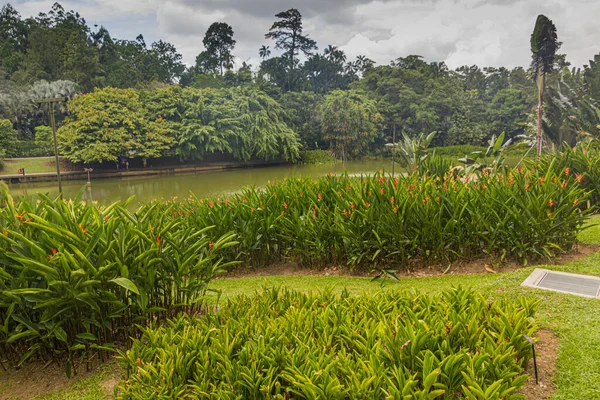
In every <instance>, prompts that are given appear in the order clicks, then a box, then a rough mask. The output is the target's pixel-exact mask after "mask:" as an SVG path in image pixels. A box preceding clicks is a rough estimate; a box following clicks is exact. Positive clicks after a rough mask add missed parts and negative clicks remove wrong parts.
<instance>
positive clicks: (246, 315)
mask: <svg viewBox="0 0 600 400" xmlns="http://www.w3.org/2000/svg"><path fill="white" fill-rule="evenodd" d="M537 305H538V303H537V302H531V301H528V300H526V299H524V298H522V299H520V301H517V302H512V301H506V300H498V301H488V300H486V299H485V298H483V297H482V296H481V295H479V294H476V293H474V292H472V291H469V290H464V289H460V288H459V289H454V290H451V291H446V292H444V293H442V294H439V295H435V296H428V295H423V294H412V295H410V296H399V295H398V294H397V293H388V294H380V295H376V296H360V297H352V296H349V295H348V293H347V292H345V293H343V294H342V295H341V296H339V297H338V296H335V295H333V294H332V293H331V291H325V292H323V293H319V294H314V293H311V294H302V293H298V292H293V291H287V290H284V289H266V290H264V291H263V292H262V293H259V294H257V295H255V296H253V297H246V296H240V297H236V298H234V299H232V300H228V301H227V304H225V305H224V306H223V307H222V308H220V309H219V310H217V311H215V310H213V311H209V312H208V314H207V315H206V316H204V317H202V318H192V317H179V318H177V319H175V320H173V321H169V322H168V323H167V324H166V325H163V326H161V327H158V328H156V327H155V328H149V329H144V330H143V334H142V337H141V338H140V339H139V340H136V341H135V342H134V344H133V346H132V348H131V349H130V350H128V351H127V352H126V353H122V354H121V364H122V366H123V367H124V369H125V370H126V371H127V375H128V378H127V379H126V380H125V381H124V382H123V383H121V385H120V386H119V395H118V398H120V399H145V398H206V399H209V398H211V399H212V398H214V399H217V398H218V399H236V398H238V399H242V398H243V399H265V398H273V399H287V398H295V399H317V398H320V399H366V398H368V399H379V398H405V399H406V398H411V399H455V398H458V397H462V396H466V397H468V398H470V399H481V400H483V399H486V400H490V399H498V400H499V399H517V398H522V396H520V395H518V394H516V391H517V390H518V389H519V388H520V387H521V386H522V385H523V383H524V382H525V381H526V379H527V376H526V375H524V374H523V373H524V370H523V367H524V366H526V365H527V361H528V358H529V356H530V353H531V345H530V344H529V343H528V342H527V341H526V340H525V339H524V338H523V336H522V335H523V334H527V335H530V336H532V335H533V333H534V331H535V329H536V325H535V322H534V320H533V318H532V317H533V316H534V313H535V310H536V308H537Z"/></svg>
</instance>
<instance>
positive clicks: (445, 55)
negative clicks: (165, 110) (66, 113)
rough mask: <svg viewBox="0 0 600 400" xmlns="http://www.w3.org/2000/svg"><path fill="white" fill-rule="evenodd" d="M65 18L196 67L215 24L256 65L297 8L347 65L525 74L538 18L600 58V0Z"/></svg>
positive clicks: (318, 4)
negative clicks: (278, 21)
mask: <svg viewBox="0 0 600 400" xmlns="http://www.w3.org/2000/svg"><path fill="white" fill-rule="evenodd" d="M53 1H54V0H49V1H46V0H43V1H25V2H21V3H17V4H14V5H15V7H16V8H17V10H19V11H20V12H21V13H22V15H24V16H29V15H37V13H38V12H40V11H43V12H47V11H48V10H49V9H50V7H51V6H52V3H53ZM62 4H63V6H64V7H65V8H66V9H74V10H76V11H79V12H80V14H81V15H82V16H84V17H85V18H86V20H87V21H88V22H89V23H90V25H93V24H94V23H98V24H102V25H105V26H107V28H108V29H109V31H110V32H111V33H112V34H113V35H114V36H116V37H118V38H124V39H133V38H135V36H137V34H138V33H142V34H143V35H144V37H145V38H146V41H147V42H150V41H152V40H158V39H164V40H167V41H170V42H171V43H173V44H174V45H175V46H176V47H177V49H178V50H179V51H180V52H181V53H182V54H183V56H184V60H185V61H186V62H187V63H189V64H191V63H193V62H194V59H195V57H196V55H197V54H198V53H199V52H200V51H202V49H203V46H202V38H203V36H204V32H205V31H206V29H207V28H208V26H209V25H210V24H211V23H212V22H215V21H222V22H227V23H229V24H230V25H231V26H232V27H233V29H234V32H235V36H234V37H235V39H236V40H237V45H236V48H235V52H234V53H235V55H236V56H237V57H238V59H239V60H248V59H250V60H251V61H254V62H255V63H256V62H257V61H258V60H257V56H258V48H259V47H260V46H261V45H262V44H267V45H270V46H271V48H272V49H273V48H274V43H269V42H267V41H266V40H265V39H264V35H265V33H266V32H267V31H268V29H269V27H270V26H271V24H272V23H273V21H274V19H275V18H274V14H275V13H277V12H278V11H282V10H285V9H287V8H290V7H297V8H298V9H299V10H300V11H301V12H302V13H303V15H304V16H305V20H304V31H305V33H308V34H309V35H310V37H311V38H313V39H315V40H317V42H318V45H319V48H320V50H322V49H323V48H325V47H326V46H327V45H328V44H332V45H337V46H339V47H341V48H343V49H344V50H345V51H346V53H347V55H348V58H349V59H351V58H354V57H355V56H357V55H359V54H364V55H367V56H368V57H370V58H372V59H374V60H375V61H377V62H378V63H380V64H387V63H388V62H389V61H390V60H392V59H395V58H397V57H402V56H407V55H409V54H419V55H422V56H424V57H425V59H427V60H429V61H434V60H435V61H446V62H447V63H448V64H449V66H450V67H453V68H454V67H458V66H460V65H464V64H469V65H471V64H478V65H480V66H501V65H502V66H506V67H514V66H517V65H522V66H526V65H528V64H529V59H530V51H529V37H530V35H531V31H532V29H533V25H534V23H535V19H536V17H537V15H538V14H540V13H543V14H545V15H547V16H548V17H549V18H550V19H552V20H553V21H554V23H555V24H556V26H557V28H558V35H559V40H561V41H562V42H563V43H564V44H563V47H562V49H561V52H563V53H566V54H567V55H568V59H569V60H570V61H571V62H572V63H573V64H574V65H578V66H581V65H583V64H585V63H587V60H589V59H590V58H592V57H593V55H594V54H597V53H598V52H600V24H598V23H597V16H598V15H600V1H597V0H394V1H393V0H389V1H371V0H335V1H333V0H303V1H298V0H256V1H249V0H204V1H193V0H168V1H161V0H85V1H76V0H70V1H67V2H63V3H62Z"/></svg>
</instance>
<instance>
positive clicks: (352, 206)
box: [350, 201, 356, 210]
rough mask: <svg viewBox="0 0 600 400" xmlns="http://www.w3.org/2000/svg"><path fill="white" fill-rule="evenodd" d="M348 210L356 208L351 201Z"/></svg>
mask: <svg viewBox="0 0 600 400" xmlns="http://www.w3.org/2000/svg"><path fill="white" fill-rule="evenodd" d="M350 208H351V209H353V210H354V209H355V208H356V204H354V202H353V201H351V202H350Z"/></svg>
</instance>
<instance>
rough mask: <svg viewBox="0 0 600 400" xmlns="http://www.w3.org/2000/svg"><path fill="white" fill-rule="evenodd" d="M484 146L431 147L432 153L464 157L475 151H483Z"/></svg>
mask: <svg viewBox="0 0 600 400" xmlns="http://www.w3.org/2000/svg"><path fill="white" fill-rule="evenodd" d="M485 150H486V148H485V147H482V146H472V145H468V144H465V145H457V146H445V147H434V148H432V149H431V151H432V153H435V155H438V156H444V157H446V156H447V157H454V158H459V157H465V156H467V155H469V154H471V153H474V152H476V151H485Z"/></svg>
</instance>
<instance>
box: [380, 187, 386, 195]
mask: <svg viewBox="0 0 600 400" xmlns="http://www.w3.org/2000/svg"><path fill="white" fill-rule="evenodd" d="M379 193H380V194H381V195H382V196H383V194H384V193H385V192H384V191H383V188H381V189H379Z"/></svg>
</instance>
